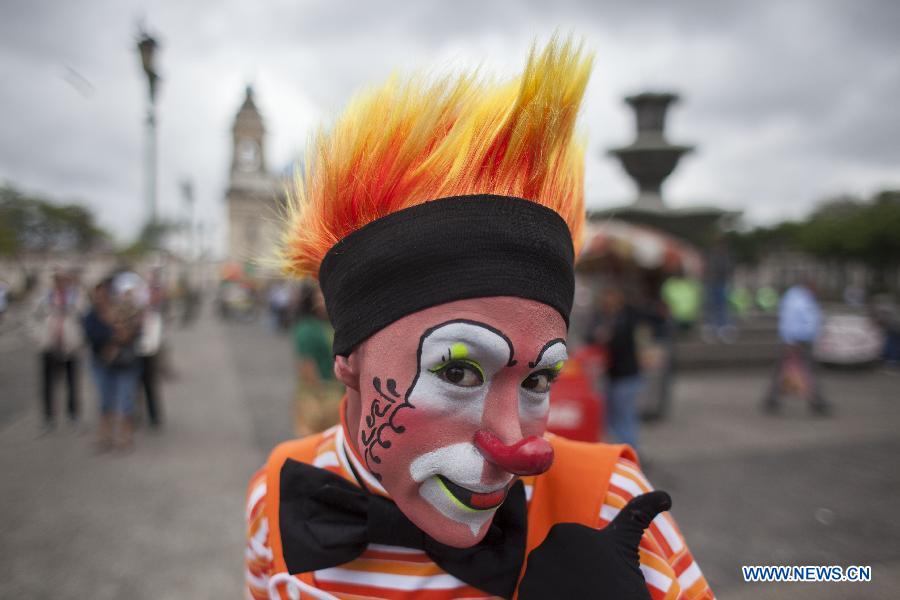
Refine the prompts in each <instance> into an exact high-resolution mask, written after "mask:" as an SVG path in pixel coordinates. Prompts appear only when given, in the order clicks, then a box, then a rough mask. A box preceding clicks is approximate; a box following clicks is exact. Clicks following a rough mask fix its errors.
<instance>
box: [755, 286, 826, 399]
mask: <svg viewBox="0 0 900 600" xmlns="http://www.w3.org/2000/svg"><path fill="white" fill-rule="evenodd" d="M821 326H822V311H821V309H820V308H819V303H818V302H817V301H816V295H815V289H814V286H813V285H812V284H811V283H810V282H807V281H802V282H799V283H796V284H794V285H793V286H791V287H790V288H788V290H787V291H786V292H785V293H784V296H783V297H782V298H781V304H780V305H779V308H778V335H779V337H780V338H781V341H782V344H783V347H784V351H783V352H782V354H781V357H780V358H779V359H778V362H777V363H776V365H775V370H774V373H773V376H772V381H771V383H770V385H769V391H768V393H767V394H766V397H765V400H764V403H763V409H764V410H765V411H766V412H769V413H773V412H776V411H777V410H778V409H779V407H780V401H781V395H782V393H783V392H785V391H786V390H788V391H793V392H797V393H798V395H802V396H806V397H807V398H808V399H809V402H810V408H811V409H812V410H813V412H815V413H817V414H821V415H825V414H827V413H828V412H829V409H830V407H829V405H828V403H827V402H826V401H825V398H824V396H823V395H822V390H821V387H820V385H819V382H818V378H817V376H816V369H815V361H814V360H813V357H812V345H813V342H814V341H815V339H816V337H817V336H818V335H819V329H820V328H821Z"/></svg>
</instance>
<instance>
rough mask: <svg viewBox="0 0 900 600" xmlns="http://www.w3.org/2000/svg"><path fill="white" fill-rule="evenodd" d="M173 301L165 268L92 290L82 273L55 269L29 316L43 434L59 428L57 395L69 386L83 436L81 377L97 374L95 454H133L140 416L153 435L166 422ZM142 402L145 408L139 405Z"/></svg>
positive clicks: (72, 419) (70, 407)
mask: <svg viewBox="0 0 900 600" xmlns="http://www.w3.org/2000/svg"><path fill="white" fill-rule="evenodd" d="M167 312H168V295H167V293H166V289H165V286H164V284H163V281H162V274H161V272H160V270H159V269H153V270H151V271H150V272H149V273H147V275H146V277H145V278H144V277H141V276H139V275H138V274H137V273H134V272H132V271H124V270H123V271H118V272H113V273H110V274H109V275H108V276H106V277H103V278H102V279H101V280H100V281H99V282H96V283H95V284H93V285H92V286H90V287H86V286H85V285H84V284H83V282H82V281H81V280H80V277H79V274H78V272H77V271H67V270H63V269H56V270H55V271H54V273H53V275H52V281H51V284H50V286H49V288H48V289H47V290H45V291H42V292H39V293H38V297H37V301H36V302H35V304H34V306H33V308H32V309H31V311H30V324H31V330H32V332H33V334H34V337H35V339H36V341H37V346H38V349H39V363H40V373H41V386H40V389H41V406H42V416H43V423H42V427H43V431H44V432H45V433H50V432H52V431H53V430H54V429H55V428H56V426H57V418H56V416H57V407H56V404H57V402H56V396H57V393H56V392H57V390H58V388H59V387H60V384H63V387H64V389H65V398H66V403H65V407H66V417H67V421H68V424H69V426H70V427H72V428H76V429H81V428H82V427H83V425H82V414H83V407H82V402H81V398H80V397H79V396H80V390H81V385H80V381H79V379H80V374H81V372H82V368H83V367H86V368H87V370H88V371H89V373H90V375H91V380H92V384H93V385H92V386H91V387H92V389H93V391H94V394H95V396H96V398H97V403H98V408H99V413H100V419H99V424H98V426H97V432H96V439H95V444H96V449H97V450H98V451H100V452H107V451H118V452H127V451H130V450H131V449H133V447H134V428H135V423H136V419H137V418H138V417H139V416H140V417H143V418H145V419H146V423H147V425H148V426H149V427H150V428H151V429H154V430H155V429H158V428H159V427H161V426H162V423H163V410H162V398H161V388H160V377H161V374H162V371H163V368H164V365H163V360H164V356H165V353H164V351H165V348H166V345H165V336H164V329H165V321H166V316H167ZM141 400H142V402H140V401H141Z"/></svg>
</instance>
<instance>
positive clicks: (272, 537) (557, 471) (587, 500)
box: [265, 434, 637, 587]
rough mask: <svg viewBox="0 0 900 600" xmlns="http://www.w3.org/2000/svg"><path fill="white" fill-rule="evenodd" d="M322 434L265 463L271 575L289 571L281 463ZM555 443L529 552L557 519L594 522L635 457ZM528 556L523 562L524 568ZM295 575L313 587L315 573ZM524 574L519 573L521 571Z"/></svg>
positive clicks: (305, 457) (307, 452)
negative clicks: (616, 475) (613, 481)
mask: <svg viewBox="0 0 900 600" xmlns="http://www.w3.org/2000/svg"><path fill="white" fill-rule="evenodd" d="M321 439H322V434H315V435H311V436H309V437H306V438H303V439H300V440H294V441H290V442H285V443H283V444H281V445H279V446H278V447H276V448H275V449H274V450H273V451H272V454H271V455H270V456H269V460H268V461H267V462H266V505H265V510H266V518H267V519H268V522H269V547H270V548H271V549H272V561H273V565H272V567H273V568H272V574H275V573H285V572H287V566H286V565H285V562H284V554H283V548H282V545H281V528H280V527H279V521H278V510H279V505H280V498H281V495H280V491H281V490H280V489H279V483H280V479H281V467H282V465H284V462H285V461H286V460H287V459H289V458H290V459H293V460H296V461H298V462H304V463H307V464H310V463H312V461H313V460H314V459H315V457H316V450H317V448H318V446H319V443H320V441H321ZM548 439H549V440H550V443H551V444H552V445H553V450H554V460H553V466H551V467H550V470H548V471H547V472H546V473H543V474H542V475H539V476H537V477H534V478H526V479H533V488H532V496H531V502H530V503H529V505H528V537H527V542H526V554H525V555H526V556H528V553H530V552H531V551H532V550H533V549H534V548H535V547H537V546H538V545H539V544H540V543H541V542H542V541H544V538H545V537H546V536H547V533H548V532H549V531H550V528H551V527H552V526H553V525H554V524H556V523H581V524H583V525H587V526H588V527H595V526H596V525H597V521H598V519H599V515H600V507H601V506H602V504H603V501H604V500H605V498H606V492H607V489H608V488H609V479H610V477H611V476H612V471H613V468H614V467H615V465H616V462H617V461H618V460H619V458H620V457H624V458H627V459H629V460H632V461H634V462H637V457H636V455H635V453H634V450H632V449H631V447H629V446H626V445H609V444H589V443H585V442H575V441H572V440H567V439H565V438H562V437H558V436H553V435H550V436H548ZM526 564H527V561H526V562H524V563H523V564H522V570H523V572H524V570H525V566H526ZM295 577H297V578H299V579H300V580H302V581H303V582H304V583H307V584H309V585H311V586H313V587H315V585H316V584H315V581H314V579H313V573H302V574H298V575H295ZM520 578H521V575H520Z"/></svg>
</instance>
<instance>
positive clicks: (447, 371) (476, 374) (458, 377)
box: [434, 361, 484, 387]
mask: <svg viewBox="0 0 900 600" xmlns="http://www.w3.org/2000/svg"><path fill="white" fill-rule="evenodd" d="M434 373H435V374H436V375H437V376H438V377H440V378H441V379H443V380H444V381H446V382H447V383H452V384H453V385H458V386H459V387H476V386H479V385H481V384H482V383H484V375H482V374H481V371H480V370H479V369H478V368H477V367H476V366H475V365H473V364H471V363H468V362H462V361H454V362H451V363H448V364H446V365H444V366H443V367H441V368H439V369H438V370H436V371H434Z"/></svg>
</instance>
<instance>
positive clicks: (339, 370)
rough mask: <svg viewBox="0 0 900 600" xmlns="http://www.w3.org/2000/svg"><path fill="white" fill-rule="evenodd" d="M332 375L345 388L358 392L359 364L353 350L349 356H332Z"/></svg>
mask: <svg viewBox="0 0 900 600" xmlns="http://www.w3.org/2000/svg"><path fill="white" fill-rule="evenodd" d="M334 375H335V377H337V379H338V381H340V382H341V383H343V384H344V385H345V386H347V389H351V390H353V391H354V392H359V366H358V365H357V360H356V353H355V352H354V353H352V354H350V356H340V355H338V356H335V357H334Z"/></svg>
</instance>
